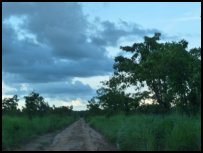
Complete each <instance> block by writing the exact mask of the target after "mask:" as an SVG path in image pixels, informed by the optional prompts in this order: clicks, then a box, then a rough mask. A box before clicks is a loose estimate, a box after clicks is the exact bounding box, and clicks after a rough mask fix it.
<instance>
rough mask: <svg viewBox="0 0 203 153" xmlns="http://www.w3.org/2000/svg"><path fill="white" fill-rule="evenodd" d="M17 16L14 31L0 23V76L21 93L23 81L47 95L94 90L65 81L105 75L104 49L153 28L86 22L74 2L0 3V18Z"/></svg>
mask: <svg viewBox="0 0 203 153" xmlns="http://www.w3.org/2000/svg"><path fill="white" fill-rule="evenodd" d="M22 16H24V22H23V24H19V25H18V29H16V28H14V27H12V26H11V25H9V24H8V23H7V24H5V23H3V24H2V43H3V45H2V77H3V81H4V82H5V83H6V84H9V85H11V86H13V87H15V88H17V89H18V93H19V94H24V93H25V91H21V90H20V88H19V86H20V85H21V84H22V83H29V85H30V86H31V88H32V89H33V90H36V91H37V92H41V93H43V94H47V95H49V96H56V95H59V94H64V95H68V96H69V97H72V98H76V97H86V98H87V97H89V96H91V95H92V94H93V93H94V91H93V90H92V89H91V88H90V87H89V86H86V85H83V84H82V83H81V82H76V84H74V85H73V84H71V81H72V79H73V78H74V77H90V76H96V75H97V76H98V75H108V74H109V73H111V72H112V71H113V68H112V65H113V62H114V61H113V58H109V57H107V51H106V49H105V47H107V46H114V47H115V46H116V45H117V43H118V40H119V39H120V38H121V37H127V36H131V35H136V36H140V37H142V36H144V35H146V34H152V33H154V32H155V31H156V30H155V29H143V28H141V27H139V26H138V25H136V24H129V23H127V22H124V21H121V22H120V27H119V26H118V25H116V24H115V23H113V22H110V21H100V20H98V21H95V23H90V22H88V20H87V17H86V16H85V15H84V14H83V12H82V7H81V5H80V4H79V3H70V2H68V3H30V2H29V3H28V2H26V3H19V2H18V3H7V2H4V3H3V6H2V22H4V21H5V20H6V19H9V18H10V17H16V18H21V17H22ZM95 24H96V26H97V25H100V26H101V27H102V29H97V28H95V27H94V26H95ZM92 26H93V27H94V28H92ZM89 31H96V32H95V33H94V34H91V33H89ZM19 36H21V37H23V38H24V39H18V37H19ZM30 36H32V37H30ZM88 39H90V40H91V41H88ZM62 82H68V84H64V83H62ZM10 94H11V93H10ZM13 94H15V93H13ZM87 95H88V96H87Z"/></svg>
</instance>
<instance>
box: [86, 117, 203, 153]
mask: <svg viewBox="0 0 203 153" xmlns="http://www.w3.org/2000/svg"><path fill="white" fill-rule="evenodd" d="M87 121H88V122H89V123H90V125H91V126H93V127H94V128H95V129H97V130H98V131H100V132H101V133H102V134H103V135H104V136H105V137H106V138H107V139H108V140H110V141H111V142H112V143H113V144H115V145H116V146H117V148H118V149H119V150H129V151H130V150H134V151H161V150H162V151H168V150H170V151H171V150H172V151H185V150H186V151H189V150H192V151H193V150H201V117H200V116H198V117H188V116H182V115H178V114H172V115H167V116H160V115H141V114H140V115H131V116H124V115H117V116H113V117H110V118H106V117H104V116H96V117H89V118H87Z"/></svg>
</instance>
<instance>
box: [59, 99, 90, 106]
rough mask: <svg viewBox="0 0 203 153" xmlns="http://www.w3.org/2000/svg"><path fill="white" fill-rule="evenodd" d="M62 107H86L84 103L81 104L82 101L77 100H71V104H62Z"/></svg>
mask: <svg viewBox="0 0 203 153" xmlns="http://www.w3.org/2000/svg"><path fill="white" fill-rule="evenodd" d="M62 106H73V107H78V106H86V105H85V104H84V103H82V99H80V98H77V99H76V100H72V101H71V102H62Z"/></svg>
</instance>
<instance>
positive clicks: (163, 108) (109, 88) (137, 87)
mask: <svg viewBox="0 0 203 153" xmlns="http://www.w3.org/2000/svg"><path fill="white" fill-rule="evenodd" d="M160 36H161V34H160V33H155V34H154V36H153V37H147V36H145V37H144V42H142V43H134V44H133V45H132V46H124V47H123V46H121V47H120V49H122V50H123V51H124V52H125V53H127V56H124V55H120V56H117V57H115V63H114V66H113V68H114V74H113V76H111V78H110V79H109V80H108V81H104V82H102V84H103V87H101V88H100V89H98V90H97V96H95V97H93V98H92V99H91V100H89V101H88V105H87V108H88V110H89V111H88V114H97V115H98V114H106V115H107V116H110V115H112V114H117V113H118V112H124V113H125V114H129V113H132V112H133V113H134V112H144V113H155V114H166V113H170V112H172V111H178V112H182V113H186V114H187V115H191V114H197V113H199V112H200V111H201V48H193V49H190V50H188V49H187V47H188V42H187V41H185V40H181V41H179V42H174V41H172V42H160ZM128 87H134V93H132V94H126V92H125V90H126V89H127V88H128ZM145 100H146V101H147V100H151V101H152V104H143V101H145Z"/></svg>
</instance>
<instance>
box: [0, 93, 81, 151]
mask: <svg viewBox="0 0 203 153" xmlns="http://www.w3.org/2000/svg"><path fill="white" fill-rule="evenodd" d="M17 102H18V96H17V95H14V96H13V97H12V98H5V99H3V100H2V150H12V149H13V148H16V147H18V146H19V145H20V144H22V143H26V142H28V141H30V140H32V139H33V138H35V137H37V136H39V135H41V134H44V133H47V132H53V131H56V130H59V129H62V128H64V127H66V126H68V125H69V124H71V123H73V122H74V121H75V120H77V119H78V117H79V116H78V115H77V114H75V113H74V112H73V111H72V109H73V107H71V106H70V107H64V106H63V107H55V106H53V107H50V106H49V105H48V103H46V102H45V101H44V98H43V97H42V96H40V95H39V94H38V93H35V92H32V93H31V94H30V95H28V96H25V103H26V104H25V107H24V108H23V109H22V110H20V109H17V106H18V103H17Z"/></svg>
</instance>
